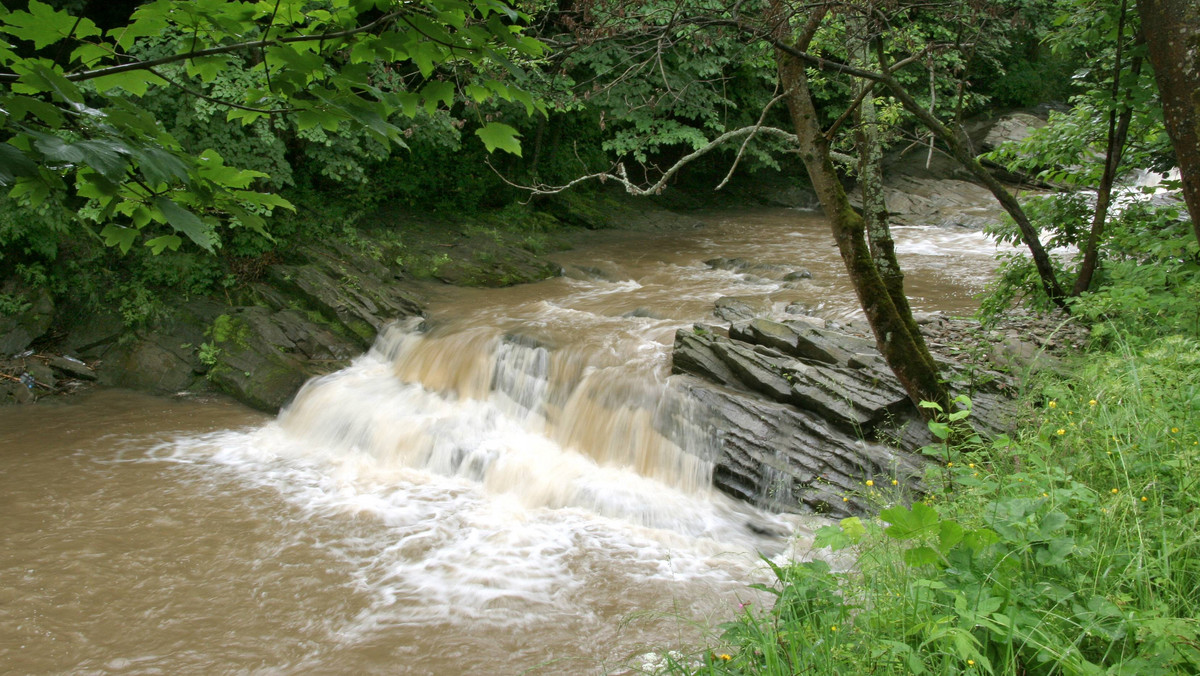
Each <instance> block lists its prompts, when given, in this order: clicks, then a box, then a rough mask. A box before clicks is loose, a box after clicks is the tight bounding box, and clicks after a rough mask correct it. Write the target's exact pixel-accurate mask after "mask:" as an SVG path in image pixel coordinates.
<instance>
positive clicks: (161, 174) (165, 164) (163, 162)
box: [133, 146, 191, 185]
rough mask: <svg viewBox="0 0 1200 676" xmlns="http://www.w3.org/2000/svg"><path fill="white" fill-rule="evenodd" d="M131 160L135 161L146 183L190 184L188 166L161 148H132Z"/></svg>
mask: <svg viewBox="0 0 1200 676" xmlns="http://www.w3.org/2000/svg"><path fill="white" fill-rule="evenodd" d="M133 158H134V159H135V160H137V163H138V169H140V170H141V172H142V175H143V176H145V177H146V182H148V183H150V184H152V185H158V184H159V183H166V184H168V185H169V184H171V183H174V182H175V181H179V182H181V183H183V184H185V185H186V184H189V183H191V177H190V176H189V174H188V165H187V164H186V163H185V162H184V161H183V160H181V159H179V158H178V157H176V156H174V155H172V154H171V153H169V152H167V151H165V150H163V149H162V148H156V147H154V146H148V147H145V148H134V149H133Z"/></svg>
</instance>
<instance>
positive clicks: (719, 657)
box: [717, 653, 733, 662]
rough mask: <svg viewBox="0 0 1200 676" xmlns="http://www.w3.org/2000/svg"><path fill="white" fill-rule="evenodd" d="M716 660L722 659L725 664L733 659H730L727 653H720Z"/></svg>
mask: <svg viewBox="0 0 1200 676" xmlns="http://www.w3.org/2000/svg"><path fill="white" fill-rule="evenodd" d="M717 658H718V659H722V660H724V661H726V662H728V661H729V660H731V659H733V657H732V656H731V655H730V654H729V653H721V654H720V655H717Z"/></svg>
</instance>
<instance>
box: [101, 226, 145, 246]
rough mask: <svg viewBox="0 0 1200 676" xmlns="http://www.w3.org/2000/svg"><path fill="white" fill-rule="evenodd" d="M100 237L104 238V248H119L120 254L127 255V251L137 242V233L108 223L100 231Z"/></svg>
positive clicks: (131, 229)
mask: <svg viewBox="0 0 1200 676" xmlns="http://www.w3.org/2000/svg"><path fill="white" fill-rule="evenodd" d="M100 236H101V237H103V238H104V246H116V247H120V248H121V253H129V249H130V248H132V247H133V243H134V241H135V240H137V236H138V231H137V230H134V229H133V228H126V227H125V226H122V225H117V224H116V223H109V224H108V225H105V226H104V229H103V230H101V231H100Z"/></svg>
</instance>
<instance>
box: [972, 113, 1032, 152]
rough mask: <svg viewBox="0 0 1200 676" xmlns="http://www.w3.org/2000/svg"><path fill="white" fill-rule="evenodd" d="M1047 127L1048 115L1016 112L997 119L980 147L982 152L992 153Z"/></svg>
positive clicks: (989, 128) (987, 131)
mask: <svg viewBox="0 0 1200 676" xmlns="http://www.w3.org/2000/svg"><path fill="white" fill-rule="evenodd" d="M1044 126H1046V115H1045V114H1044V113H1043V114H1041V115H1038V114H1034V113H1031V112H1026V111H1015V112H1012V113H1008V114H1005V115H1001V116H1000V117H998V118H996V119H995V120H994V121H992V122H991V123H990V125H988V126H987V127H986V131H984V132H983V133H982V138H981V139H980V141H979V143H978V145H979V147H980V150H981V152H991V151H992V150H995V149H996V148H999V147H1000V146H1001V145H1003V144H1005V143H1019V142H1021V141H1024V140H1025V139H1026V138H1029V135H1030V134H1032V133H1033V132H1034V130H1037V129H1041V128H1042V127H1044Z"/></svg>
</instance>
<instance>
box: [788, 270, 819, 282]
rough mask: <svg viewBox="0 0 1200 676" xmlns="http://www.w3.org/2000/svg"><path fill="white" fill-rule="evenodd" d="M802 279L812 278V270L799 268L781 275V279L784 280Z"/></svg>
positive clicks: (795, 280) (794, 280) (796, 280)
mask: <svg viewBox="0 0 1200 676" xmlns="http://www.w3.org/2000/svg"><path fill="white" fill-rule="evenodd" d="M802 279H812V272H809V271H808V270H807V269H804V268H801V269H800V270H795V271H793V272H789V273H787V274H786V275H784V276H783V281H785V282H798V281H800V280H802Z"/></svg>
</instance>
